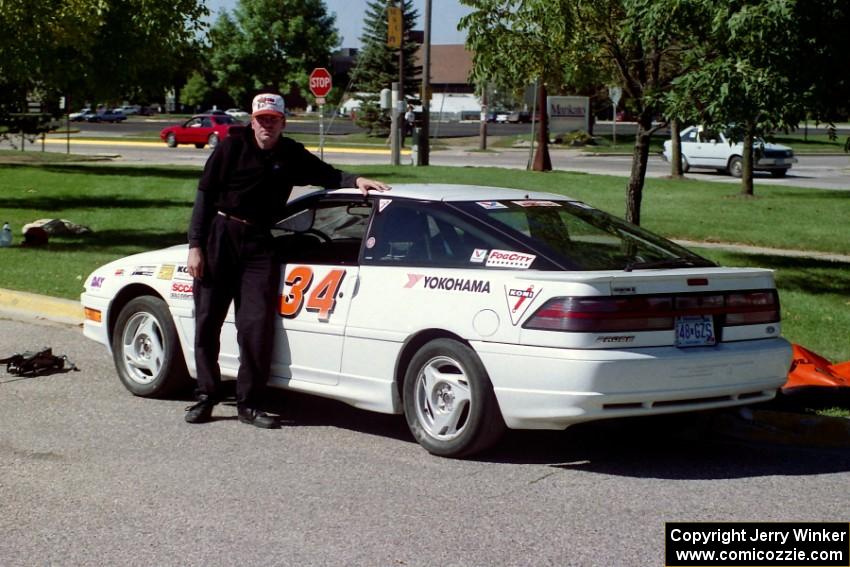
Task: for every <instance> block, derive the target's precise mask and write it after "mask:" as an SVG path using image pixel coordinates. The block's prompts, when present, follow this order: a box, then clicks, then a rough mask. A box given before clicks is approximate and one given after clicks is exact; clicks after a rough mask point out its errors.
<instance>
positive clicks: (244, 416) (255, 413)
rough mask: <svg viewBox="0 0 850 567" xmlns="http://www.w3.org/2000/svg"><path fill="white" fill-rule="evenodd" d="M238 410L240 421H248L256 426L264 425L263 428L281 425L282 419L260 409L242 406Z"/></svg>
mask: <svg viewBox="0 0 850 567" xmlns="http://www.w3.org/2000/svg"><path fill="white" fill-rule="evenodd" d="M237 412H238V413H239V421H241V422H242V423H247V424H249V425H253V426H254V427H262V428H263V429H277V428H279V427H280V421H279V420H278V419H277V417H275V416H273V415H269V414H267V413H266V412H262V411H260V410H258V409H254V408H249V407H240V408H238V409H237Z"/></svg>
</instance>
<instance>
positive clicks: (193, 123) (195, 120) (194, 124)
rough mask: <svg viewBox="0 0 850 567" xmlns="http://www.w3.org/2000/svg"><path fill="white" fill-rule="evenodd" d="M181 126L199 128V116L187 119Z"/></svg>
mask: <svg viewBox="0 0 850 567" xmlns="http://www.w3.org/2000/svg"><path fill="white" fill-rule="evenodd" d="M183 127H184V128H200V127H201V119H200V118H193V119H191V120H189V121H188V122H186V124H184V126H183Z"/></svg>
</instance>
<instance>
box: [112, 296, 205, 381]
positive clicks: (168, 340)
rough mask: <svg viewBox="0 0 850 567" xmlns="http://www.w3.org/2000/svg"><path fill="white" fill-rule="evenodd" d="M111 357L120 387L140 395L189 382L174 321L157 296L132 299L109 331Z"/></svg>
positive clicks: (166, 307)
mask: <svg viewBox="0 0 850 567" xmlns="http://www.w3.org/2000/svg"><path fill="white" fill-rule="evenodd" d="M112 358H113V359H114V361H115V368H116V369H117V370H118V377H119V378H120V379H121V382H122V383H123V384H124V387H125V388H127V389H128V390H130V391H131V392H132V393H133V394H135V395H137V396H142V397H162V396H166V395H169V394H173V393H176V392H179V391H180V390H183V389H187V388H188V386H189V385H190V384H191V379H190V378H189V372H188V371H187V370H186V361H185V359H184V358H183V351H182V349H181V348H180V340H179V339H178V338H177V329H176V328H175V327H174V320H173V319H172V318H171V312H170V311H169V310H168V306H167V305H166V304H165V302H164V301H163V300H161V299H159V298H158V297H151V296H142V297H137V298H136V299H133V300H132V301H130V302H129V303H127V305H125V306H124V308H123V309H122V310H121V313H120V314H119V315H118V320H117V321H116V323H115V330H114V331H113V334H112Z"/></svg>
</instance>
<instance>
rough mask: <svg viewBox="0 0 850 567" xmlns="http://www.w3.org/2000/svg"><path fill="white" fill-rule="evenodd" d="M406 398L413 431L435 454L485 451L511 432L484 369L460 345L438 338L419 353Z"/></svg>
mask: <svg viewBox="0 0 850 567" xmlns="http://www.w3.org/2000/svg"><path fill="white" fill-rule="evenodd" d="M403 397H404V415H405V418H406V419H407V425H408V427H409V428H410V432H411V433H412V434H413V436H414V437H415V438H416V441H418V442H419V444H420V445H422V446H423V447H424V448H425V449H427V450H428V452H430V453H433V454H434V455H440V456H443V457H462V456H467V455H471V454H473V453H477V452H480V451H483V450H485V449H487V448H489V447H491V446H493V445H494V444H496V442H498V440H499V438H500V437H501V436H502V434H503V433H504V432H505V429H506V427H505V422H504V420H503V419H502V414H501V412H500V411H499V404H498V402H497V401H496V396H495V394H494V393H493V385H492V384H491V383H490V378H489V377H488V376H487V371H486V370H485V369H484V365H483V364H482V363H481V360H480V359H479V358H478V355H476V354H475V351H473V350H472V349H471V348H470V347H469V346H467V345H465V344H463V343H460V342H457V341H454V340H450V339H436V340H433V341H431V342H429V343H427V344H425V345H424V346H423V347H422V348H420V349H419V351H418V352H417V353H416V354H415V355H414V357H413V359H412V360H411V361H410V364H409V366H408V367H407V372H406V373H405V377H404V396H403Z"/></svg>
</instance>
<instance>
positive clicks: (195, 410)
mask: <svg viewBox="0 0 850 567" xmlns="http://www.w3.org/2000/svg"><path fill="white" fill-rule="evenodd" d="M215 404H216V402H215V401H213V400H210V399H209V398H204V399H202V400H200V401H199V402H198V403H196V404H195V405H193V406H189V407H188V408H186V422H187V423H206V422H208V421H210V419H212V412H213V408H214V407H215Z"/></svg>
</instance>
